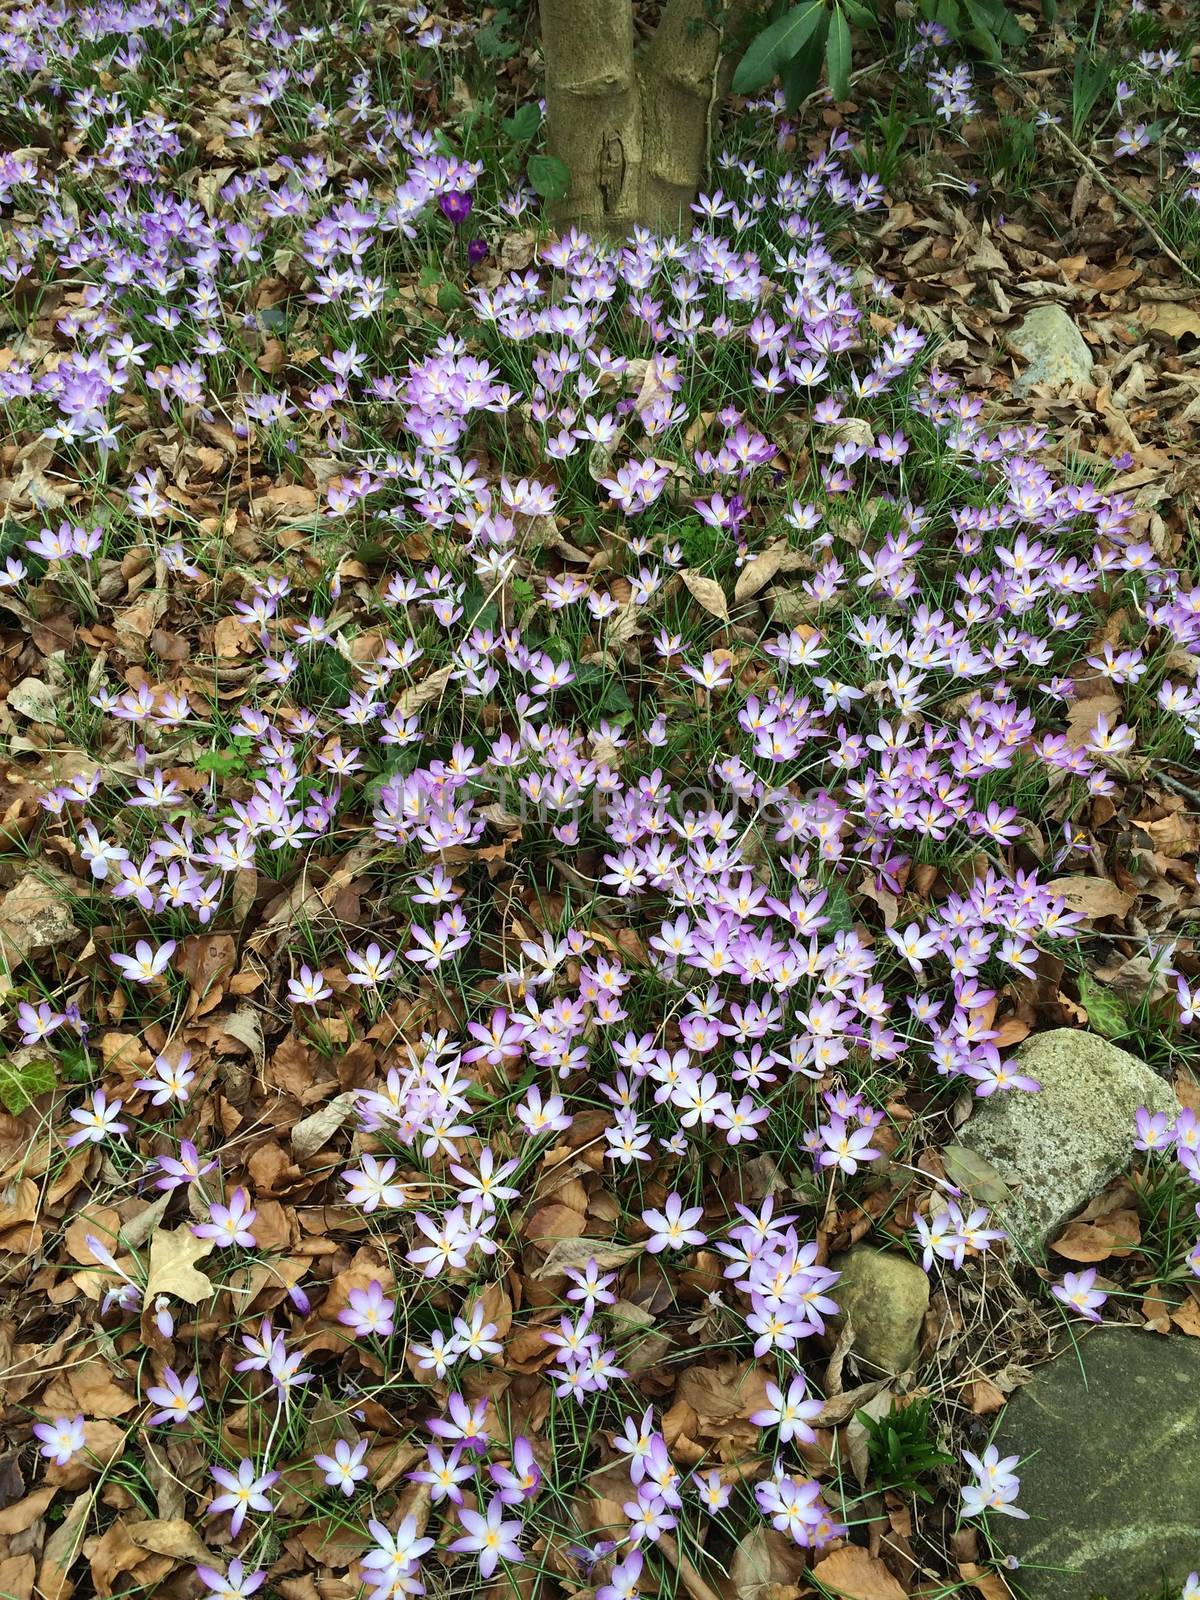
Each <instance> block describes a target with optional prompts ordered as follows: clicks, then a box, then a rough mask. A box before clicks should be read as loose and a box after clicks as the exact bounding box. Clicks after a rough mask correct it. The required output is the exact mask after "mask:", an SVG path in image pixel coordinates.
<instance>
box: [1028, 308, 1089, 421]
mask: <svg viewBox="0 0 1200 1600" xmlns="http://www.w3.org/2000/svg"><path fill="white" fill-rule="evenodd" d="M1008 342H1009V344H1010V346H1011V347H1012V349H1013V350H1015V351H1016V353H1017V354H1018V355H1019V356H1021V357H1023V358H1024V360H1025V361H1026V362H1027V363H1028V365H1027V366H1026V368H1025V370H1024V372H1022V373H1021V375H1020V377H1019V378H1018V379H1017V380H1016V382H1015V383H1014V384H1013V390H1012V392H1013V394H1014V395H1015V396H1017V398H1018V399H1020V398H1022V397H1023V396H1025V395H1027V394H1028V393H1029V392H1030V390H1031V389H1032V388H1033V387H1034V386H1035V385H1036V384H1039V383H1046V384H1049V385H1050V386H1051V388H1054V389H1062V388H1067V387H1069V386H1071V385H1074V384H1080V383H1087V382H1089V381H1090V379H1091V375H1092V353H1091V351H1090V350H1089V349H1088V347H1087V344H1086V342H1085V341H1084V337H1083V335H1082V334H1081V333H1080V331H1079V329H1078V328H1077V327H1076V326H1075V324H1074V323H1073V322H1072V321H1071V319H1070V317H1069V316H1068V315H1067V313H1066V312H1065V311H1064V310H1063V308H1062V307H1061V306H1035V307H1034V309H1033V310H1032V311H1031V312H1030V313H1029V314H1028V316H1027V317H1026V318H1025V319H1024V321H1023V322H1022V323H1021V324H1020V326H1019V327H1018V328H1017V329H1016V330H1015V331H1014V332H1013V333H1011V334H1010V335H1009V338H1008Z"/></svg>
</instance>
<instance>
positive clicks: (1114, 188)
mask: <svg viewBox="0 0 1200 1600" xmlns="http://www.w3.org/2000/svg"><path fill="white" fill-rule="evenodd" d="M1005 81H1006V82H1007V83H1008V85H1009V87H1010V88H1011V89H1013V91H1014V92H1015V93H1016V94H1017V95H1018V97H1019V98H1020V100H1021V103H1022V104H1023V105H1024V107H1025V109H1026V110H1027V111H1032V112H1034V113H1035V114H1036V112H1037V111H1038V109H1039V108H1038V105H1037V102H1036V101H1035V100H1034V99H1033V97H1032V96H1031V95H1030V94H1028V93H1026V91H1025V89H1024V88H1022V86H1021V84H1020V83H1018V82H1017V80H1016V78H1014V77H1011V76H1008V75H1006V77H1005ZM1046 127H1048V128H1049V129H1050V130H1051V131H1052V132H1053V133H1055V134H1057V136H1058V138H1059V141H1060V142H1061V143H1062V144H1064V145H1065V146H1066V147H1067V149H1068V150H1069V151H1070V152H1071V154H1072V155H1073V156H1074V157H1075V159H1076V161H1078V162H1080V163H1081V164H1082V165H1083V166H1084V167H1085V168H1086V169H1087V171H1088V172H1089V173H1090V174H1091V176H1092V177H1093V178H1094V179H1095V180H1096V182H1097V183H1098V184H1099V185H1100V186H1101V188H1102V189H1107V190H1108V192H1109V194H1111V195H1112V197H1113V199H1114V200H1118V201H1120V203H1121V204H1122V205H1123V206H1124V207H1125V209H1126V210H1127V211H1128V212H1129V213H1130V214H1131V215H1132V216H1134V217H1136V218H1137V220H1138V221H1139V222H1140V223H1141V225H1142V227H1143V228H1145V230H1146V232H1147V233H1148V234H1149V235H1150V237H1151V238H1152V239H1153V240H1154V242H1155V244H1157V246H1158V248H1159V249H1160V250H1161V251H1162V253H1163V254H1164V255H1165V256H1167V257H1168V258H1169V259H1170V260H1171V261H1173V262H1174V263H1175V265H1176V266H1177V267H1178V268H1179V270H1180V272H1182V273H1183V274H1184V276H1185V277H1187V278H1190V279H1191V280H1192V282H1193V283H1200V272H1197V271H1196V269H1195V268H1194V267H1189V266H1188V264H1187V262H1186V261H1184V260H1183V259H1182V258H1181V257H1180V256H1177V255H1176V254H1175V252H1174V250H1172V249H1171V246H1170V245H1169V244H1168V243H1167V241H1166V240H1165V239H1164V238H1163V236H1162V234H1161V233H1160V232H1159V230H1158V229H1157V228H1156V227H1155V225H1154V223H1153V222H1152V221H1151V220H1150V218H1149V217H1148V216H1147V214H1146V213H1145V212H1144V211H1143V210H1142V208H1141V207H1140V206H1139V205H1137V204H1136V203H1135V202H1134V201H1133V200H1131V199H1130V198H1129V196H1128V195H1127V194H1126V193H1125V192H1124V190H1122V189H1121V188H1120V187H1119V186H1118V185H1117V184H1115V183H1113V181H1112V179H1111V178H1106V177H1105V176H1104V174H1103V172H1101V170H1100V168H1099V167H1098V166H1097V165H1096V163H1095V162H1094V161H1093V160H1092V158H1091V156H1089V155H1088V154H1087V153H1086V152H1085V151H1083V150H1081V149H1080V148H1079V146H1078V145H1077V144H1076V143H1075V141H1074V139H1072V137H1071V135H1070V134H1069V133H1067V131H1066V130H1065V129H1064V128H1061V127H1060V126H1059V124H1058V123H1057V122H1047V123H1046Z"/></svg>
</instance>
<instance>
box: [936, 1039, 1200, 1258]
mask: <svg viewBox="0 0 1200 1600" xmlns="http://www.w3.org/2000/svg"><path fill="white" fill-rule="evenodd" d="M1016 1056H1017V1060H1018V1062H1019V1064H1020V1069H1021V1071H1022V1072H1023V1073H1025V1074H1027V1075H1028V1076H1029V1077H1031V1078H1034V1079H1036V1081H1037V1082H1038V1083H1040V1084H1041V1086H1042V1087H1041V1090H1040V1092H1039V1093H1037V1094H1031V1093H1028V1092H1027V1091H1025V1090H1022V1089H1009V1090H1003V1091H1001V1092H1000V1093H998V1094H994V1095H992V1097H991V1098H990V1099H988V1100H985V1101H981V1102H977V1105H976V1109H975V1112H974V1114H973V1115H972V1117H971V1119H970V1121H969V1122H968V1123H967V1124H966V1126H965V1127H964V1128H963V1129H962V1130H961V1132H960V1133H959V1136H958V1137H959V1143H960V1144H962V1145H964V1146H965V1147H966V1148H967V1149H968V1150H971V1151H973V1152H974V1153H975V1154H976V1155H978V1156H981V1157H982V1158H983V1160H984V1161H985V1162H987V1163H988V1165H989V1166H990V1167H991V1168H992V1169H993V1170H994V1171H995V1172H996V1174H997V1175H998V1176H999V1178H1000V1179H1001V1180H1002V1182H1003V1183H1004V1184H1005V1185H1007V1188H1008V1191H1009V1192H1008V1194H1007V1195H1006V1196H1005V1198H1004V1199H1003V1200H1000V1201H999V1202H998V1203H997V1204H996V1205H995V1210H996V1212H997V1215H998V1218H999V1221H1000V1223H1001V1224H1002V1226H1003V1227H1004V1228H1006V1229H1007V1230H1008V1234H1009V1237H1010V1239H1011V1240H1012V1245H1013V1248H1014V1249H1018V1250H1019V1249H1021V1248H1022V1247H1023V1248H1024V1249H1025V1250H1026V1251H1027V1252H1030V1253H1035V1254H1036V1253H1037V1252H1039V1251H1040V1250H1041V1248H1042V1247H1043V1246H1044V1244H1045V1242H1046V1239H1047V1237H1048V1236H1049V1235H1050V1234H1051V1233H1052V1232H1053V1230H1054V1229H1055V1228H1057V1227H1058V1226H1059V1224H1060V1223H1063V1222H1065V1221H1066V1220H1067V1218H1068V1217H1070V1216H1073V1215H1074V1213H1075V1212H1076V1211H1078V1210H1079V1208H1080V1207H1081V1206H1083V1205H1085V1204H1086V1203H1087V1201H1089V1200H1090V1199H1091V1198H1092V1196H1093V1195H1094V1194H1096V1193H1097V1192H1098V1191H1099V1190H1100V1189H1102V1188H1103V1187H1104V1185H1105V1184H1106V1183H1107V1182H1108V1180H1109V1179H1110V1178H1111V1177H1113V1176H1114V1174H1116V1173H1118V1172H1121V1171H1123V1170H1124V1168H1125V1167H1126V1166H1127V1165H1128V1162H1129V1158H1130V1156H1131V1154H1132V1152H1133V1139H1134V1122H1133V1114H1134V1112H1135V1111H1136V1110H1137V1108H1138V1107H1139V1106H1148V1107H1149V1109H1150V1110H1151V1111H1165V1112H1168V1113H1170V1114H1171V1115H1174V1114H1175V1112H1177V1111H1178V1109H1179V1107H1178V1104H1177V1102H1176V1099H1175V1095H1174V1093H1173V1091H1172V1090H1171V1088H1170V1086H1169V1085H1168V1084H1166V1083H1164V1082H1163V1080H1162V1079H1161V1078H1160V1077H1158V1076H1157V1075H1156V1074H1155V1073H1154V1072H1152V1071H1151V1070H1150V1068H1149V1067H1148V1066H1147V1065H1146V1063H1145V1062H1144V1061H1139V1060H1138V1058H1137V1057H1136V1056H1131V1055H1129V1054H1128V1052H1127V1051H1124V1050H1118V1049H1117V1047H1116V1046H1115V1045H1112V1044H1109V1043H1108V1041H1107V1040H1106V1039H1100V1038H1097V1036H1096V1035H1095V1034H1092V1033H1082V1032H1079V1031H1078V1030H1076V1029H1074V1028H1056V1029H1054V1030H1053V1031H1052V1032H1050V1033H1039V1034H1036V1035H1035V1036H1034V1037H1033V1038H1032V1039H1030V1040H1029V1041H1028V1042H1027V1043H1026V1044H1024V1045H1022V1046H1021V1048H1020V1049H1019V1050H1018V1051H1017V1052H1016ZM987 1198H988V1200H989V1201H990V1200H991V1198H992V1197H991V1196H990V1195H989V1196H987Z"/></svg>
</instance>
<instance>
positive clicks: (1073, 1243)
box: [1050, 1210, 1142, 1262]
mask: <svg viewBox="0 0 1200 1600" xmlns="http://www.w3.org/2000/svg"><path fill="white" fill-rule="evenodd" d="M1141 1239H1142V1225H1141V1222H1140V1221H1139V1219H1138V1214H1137V1212H1136V1211H1130V1210H1124V1211H1112V1212H1110V1213H1109V1214H1108V1216H1106V1217H1103V1218H1102V1219H1101V1220H1099V1221H1098V1222H1068V1223H1067V1225H1066V1227H1065V1228H1064V1229H1063V1231H1062V1233H1060V1234H1059V1236H1058V1238H1057V1239H1055V1241H1054V1243H1053V1244H1052V1245H1051V1246H1050V1248H1051V1250H1053V1251H1054V1254H1055V1255H1056V1256H1063V1257H1064V1258H1065V1259H1066V1260H1067V1261H1082V1262H1092V1261H1107V1260H1108V1258H1109V1256H1127V1255H1128V1254H1129V1252H1130V1251H1131V1250H1134V1249H1136V1248H1137V1246H1138V1245H1139V1244H1140V1243H1141Z"/></svg>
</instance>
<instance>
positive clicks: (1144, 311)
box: [1138, 300, 1200, 342]
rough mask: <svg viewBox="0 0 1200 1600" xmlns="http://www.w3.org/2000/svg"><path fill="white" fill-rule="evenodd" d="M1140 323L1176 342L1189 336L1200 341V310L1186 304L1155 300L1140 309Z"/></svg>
mask: <svg viewBox="0 0 1200 1600" xmlns="http://www.w3.org/2000/svg"><path fill="white" fill-rule="evenodd" d="M1138 321H1139V322H1140V323H1141V325H1142V327H1143V328H1153V329H1154V331H1155V332H1156V333H1162V334H1165V335H1166V336H1167V338H1168V339H1174V340H1176V342H1178V341H1179V340H1180V339H1183V338H1185V337H1188V336H1190V337H1192V338H1197V339H1200V310H1197V309H1196V307H1195V306H1194V305H1188V304H1187V303H1186V302H1182V303H1181V302H1177V301H1172V300H1153V301H1151V302H1149V303H1148V304H1147V305H1144V306H1142V307H1141V308H1140V310H1139V311H1138Z"/></svg>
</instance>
